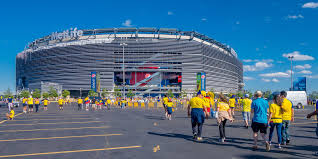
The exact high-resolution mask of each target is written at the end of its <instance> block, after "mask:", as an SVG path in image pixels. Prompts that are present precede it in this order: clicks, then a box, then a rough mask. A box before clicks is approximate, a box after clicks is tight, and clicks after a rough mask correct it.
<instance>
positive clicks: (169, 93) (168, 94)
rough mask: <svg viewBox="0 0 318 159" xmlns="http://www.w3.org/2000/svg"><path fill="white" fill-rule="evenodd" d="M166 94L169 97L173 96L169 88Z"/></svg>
mask: <svg viewBox="0 0 318 159" xmlns="http://www.w3.org/2000/svg"><path fill="white" fill-rule="evenodd" d="M167 96H168V97H170V98H173V97H174V94H173V93H172V90H171V89H169V90H168V93H167Z"/></svg>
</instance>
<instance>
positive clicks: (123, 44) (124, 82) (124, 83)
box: [120, 43, 128, 99]
mask: <svg viewBox="0 0 318 159" xmlns="http://www.w3.org/2000/svg"><path fill="white" fill-rule="evenodd" d="M127 45H128V44H126V43H120V46H123V87H124V99H125V98H126V95H125V90H126V88H125V85H126V81H125V46H127Z"/></svg>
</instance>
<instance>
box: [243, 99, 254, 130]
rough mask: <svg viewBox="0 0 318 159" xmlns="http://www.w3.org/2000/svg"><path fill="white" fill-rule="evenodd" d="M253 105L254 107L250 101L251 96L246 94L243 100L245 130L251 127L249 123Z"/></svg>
mask: <svg viewBox="0 0 318 159" xmlns="http://www.w3.org/2000/svg"><path fill="white" fill-rule="evenodd" d="M251 105H252V100H251V99H249V95H248V94H245V98H244V99H243V100H242V106H243V111H242V115H243V120H244V123H245V128H246V129H248V126H249V124H248V123H249V121H250V120H251Z"/></svg>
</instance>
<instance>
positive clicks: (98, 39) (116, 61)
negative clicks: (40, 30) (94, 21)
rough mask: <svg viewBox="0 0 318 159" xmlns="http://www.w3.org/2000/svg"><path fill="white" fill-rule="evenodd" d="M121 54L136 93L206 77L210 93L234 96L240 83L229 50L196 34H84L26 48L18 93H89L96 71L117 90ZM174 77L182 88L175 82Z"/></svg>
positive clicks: (104, 84) (191, 84)
mask: <svg viewBox="0 0 318 159" xmlns="http://www.w3.org/2000/svg"><path fill="white" fill-rule="evenodd" d="M121 43H126V44H127V46H125V47H124V48H123V47H122V46H121V45H120V44H121ZM123 52H124V57H125V59H124V61H125V72H126V73H125V76H126V77H127V81H128V82H126V85H127V87H126V88H127V90H128V89H132V90H134V91H135V92H136V93H140V94H144V93H157V94H158V93H159V94H160V93H165V92H167V90H169V89H172V91H173V92H175V93H178V92H180V91H181V89H184V90H194V89H195V88H196V74H197V73H198V72H205V73H206V77H207V79H206V86H207V89H208V90H210V89H211V88H213V89H214V90H215V91H227V92H236V91H238V90H240V89H241V83H242V82H243V68H242V63H241V62H240V61H239V60H238V58H237V55H236V53H235V52H234V51H233V49H231V48H228V47H226V46H224V45H222V44H220V43H218V42H216V41H214V40H213V39H210V38H208V37H206V36H204V35H201V34H198V33H196V32H179V31H164V30H160V29H159V30H155V31H154V30H147V29H126V30H125V29H121V30H120V29H101V30H84V34H83V35H82V36H81V37H79V38H76V39H67V40H60V41H58V40H55V41H53V42H52V41H44V40H42V41H38V42H37V43H33V44H32V45H29V48H28V49H27V50H25V51H23V52H21V53H19V54H18V55H17V57H16V85H17V90H19V89H22V88H29V89H31V90H32V89H35V88H38V89H40V88H41V82H53V83H58V84H60V85H62V86H63V89H67V90H73V91H78V90H80V89H81V90H90V88H91V86H90V80H91V78H90V74H91V72H94V71H95V72H99V73H100V83H101V88H107V89H108V90H113V89H114V87H118V88H120V89H121V88H122V87H121V86H122V81H121V79H122V75H123V74H122V72H123ZM144 75H145V76H146V77H145V79H138V77H137V76H144ZM134 76H136V77H134ZM177 76H180V77H182V82H180V81H178V82H179V83H178V82H176V81H173V78H177ZM164 79H167V80H166V81H168V83H169V81H170V83H169V84H164V82H163V81H164Z"/></svg>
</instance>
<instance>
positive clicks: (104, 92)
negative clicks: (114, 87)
mask: <svg viewBox="0 0 318 159" xmlns="http://www.w3.org/2000/svg"><path fill="white" fill-rule="evenodd" d="M108 94H109V92H108V90H107V89H106V88H103V90H102V93H101V96H102V97H103V98H105V97H107V96H108Z"/></svg>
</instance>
